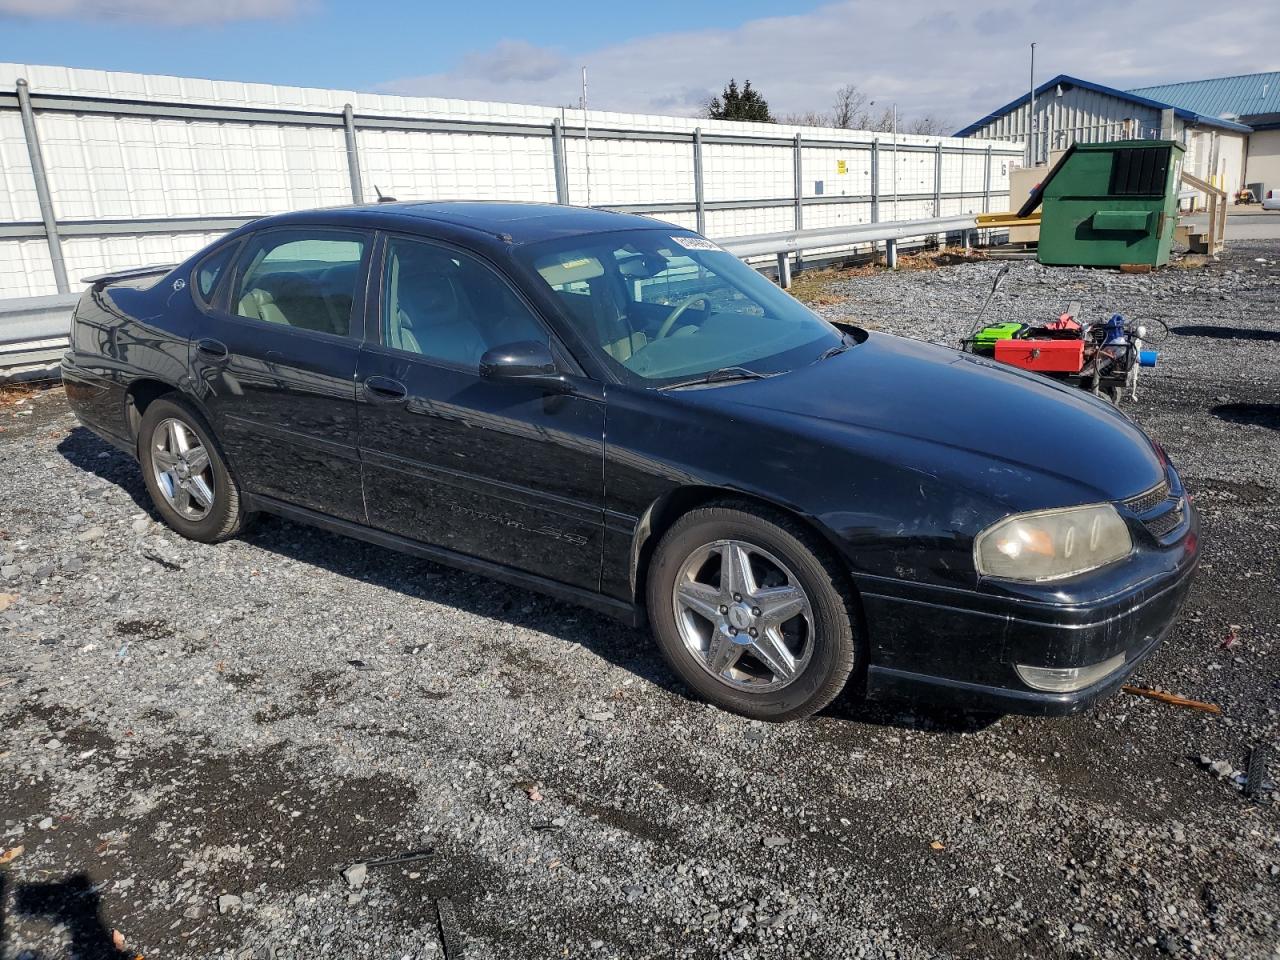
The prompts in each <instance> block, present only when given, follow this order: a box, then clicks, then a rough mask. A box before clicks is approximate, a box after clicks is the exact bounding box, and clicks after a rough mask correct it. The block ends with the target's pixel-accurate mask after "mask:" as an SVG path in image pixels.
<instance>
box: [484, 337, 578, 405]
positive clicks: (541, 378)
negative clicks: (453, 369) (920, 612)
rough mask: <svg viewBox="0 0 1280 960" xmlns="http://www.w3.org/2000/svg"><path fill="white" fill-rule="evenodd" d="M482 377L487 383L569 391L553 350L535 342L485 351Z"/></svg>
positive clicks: (505, 345) (528, 341)
mask: <svg viewBox="0 0 1280 960" xmlns="http://www.w3.org/2000/svg"><path fill="white" fill-rule="evenodd" d="M480 376H482V377H484V378H485V379H486V380H505V381H509V382H511V383H527V384H529V385H530V386H537V387H542V388H543V389H544V390H549V391H552V392H555V393H563V392H565V391H567V390H568V389H569V385H568V382H567V381H566V380H565V378H564V374H563V373H561V372H560V368H559V367H558V366H556V359H555V357H553V356H552V355H551V348H550V347H548V346H547V345H546V344H545V343H539V342H537V341H536V340H521V341H518V342H517V343H508V344H504V345H503V346H501V347H494V348H493V349H492V350H486V351H485V353H484V356H482V357H481V358H480Z"/></svg>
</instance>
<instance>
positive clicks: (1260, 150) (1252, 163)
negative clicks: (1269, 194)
mask: <svg viewBox="0 0 1280 960" xmlns="http://www.w3.org/2000/svg"><path fill="white" fill-rule="evenodd" d="M1244 179H1245V183H1261V184H1262V190H1263V193H1262V196H1263V197H1265V196H1266V191H1268V190H1274V191H1275V192H1276V196H1280V130H1257V131H1255V132H1254V134H1253V136H1251V137H1250V138H1249V160H1248V163H1247V164H1246V169H1245V177H1244ZM1259 199H1261V197H1260V198H1259Z"/></svg>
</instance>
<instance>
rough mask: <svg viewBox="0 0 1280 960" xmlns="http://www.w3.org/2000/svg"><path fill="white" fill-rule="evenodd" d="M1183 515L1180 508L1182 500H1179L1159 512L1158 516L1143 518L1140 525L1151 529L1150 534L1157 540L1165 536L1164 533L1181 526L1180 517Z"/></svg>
mask: <svg viewBox="0 0 1280 960" xmlns="http://www.w3.org/2000/svg"><path fill="white" fill-rule="evenodd" d="M1184 515H1185V514H1184V511H1183V508H1182V501H1181V500H1179V501H1178V503H1177V505H1176V506H1175V507H1174V508H1173V509H1172V510H1166V511H1165V512H1164V513H1162V514H1160V515H1159V516H1158V517H1152V518H1151V519H1149V520H1143V521H1142V525H1143V526H1144V527H1146V528H1147V529H1148V530H1149V531H1151V535H1152V536H1153V537H1155V538H1156V539H1157V540H1159V539H1160V538H1161V537H1163V536H1165V534H1167V533H1169V532H1170V531H1172V530H1176V529H1177V528H1178V527H1179V526H1181V525H1182V518H1183V516H1184Z"/></svg>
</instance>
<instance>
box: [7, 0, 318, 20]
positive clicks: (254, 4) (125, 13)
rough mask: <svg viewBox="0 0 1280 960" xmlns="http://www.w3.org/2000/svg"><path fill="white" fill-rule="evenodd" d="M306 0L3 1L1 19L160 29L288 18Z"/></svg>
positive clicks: (303, 4) (302, 5)
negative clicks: (113, 24)
mask: <svg viewBox="0 0 1280 960" xmlns="http://www.w3.org/2000/svg"><path fill="white" fill-rule="evenodd" d="M305 6H306V0H216V2H209V0H203V2H197V0H0V19H3V18H5V17H16V18H18V19H22V20H89V21H97V22H111V21H117V22H122V23H135V24H157V25H160V26H184V25H188V24H196V23H231V22H233V21H236V20H271V19H277V18H281V17H289V16H292V15H294V14H296V13H298V12H299V11H300V10H302V9H303V8H304V7H305Z"/></svg>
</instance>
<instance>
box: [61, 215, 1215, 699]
mask: <svg viewBox="0 0 1280 960" xmlns="http://www.w3.org/2000/svg"><path fill="white" fill-rule="evenodd" d="M63 377H64V380H65V383H66V387H67V395H68V397H69V399H70V401H71V404H72V406H73V408H74V410H75V412H76V414H77V416H78V417H79V418H80V420H81V422H83V423H84V424H85V425H86V426H88V427H89V428H90V429H92V430H93V431H95V432H97V433H98V434H100V435H101V436H103V437H105V438H106V439H107V440H109V441H111V442H112V443H114V444H116V445H117V446H119V447H120V448H122V449H124V450H126V451H128V452H129V453H131V454H133V455H136V456H137V458H138V460H139V461H140V463H141V467H142V471H143V474H144V477H145V479H146V484H147V488H148V489H149V491H150V493H151V496H152V498H153V499H154V501H155V506H156V509H157V510H158V511H159V513H160V514H161V515H162V516H163V517H164V519H165V520H166V521H167V522H168V523H169V524H170V525H171V526H172V527H173V528H174V529H175V530H177V531H178V532H179V533H181V534H183V535H184V536H187V537H190V538H193V539H196V540H202V541H206V542H209V541H217V540H221V539H224V538H227V537H232V536H235V535H236V533H237V532H238V531H239V530H240V529H241V528H242V526H243V525H244V523H245V522H246V520H247V519H248V518H249V517H250V516H251V515H252V514H253V513H255V512H258V511H268V512H271V513H276V514H280V515H282V516H285V517H289V518H292V519H295V520H299V521H303V522H306V523H312V524H316V525H318V526H321V527H324V528H326V529H329V530H333V531H338V532H340V533H345V534H348V535H350V536H353V537H359V538H361V539H364V540H369V541H373V542H374V543H379V544H384V545H386V546H388V547H392V548H395V549H398V550H403V551H406V552H409V553H412V554H417V555H420V556H424V557H429V558H431V559H433V560H438V561H440V562H443V563H447V564H452V565H455V566H457V567H461V568H464V569H467V570H472V571H478V572H480V573H484V574H487V575H489V576H492V577H494V578H495V579H499V580H504V581H507V582H509V583H514V584H518V585H521V586H526V587H532V588H534V589H539V590H544V591H546V592H549V593H551V594H554V595H556V596H559V597H563V598H566V599H569V600H573V601H576V602H579V603H582V604H585V605H587V606H590V607H594V608H596V609H598V610H603V611H606V612H608V613H611V614H614V615H616V616H619V617H621V618H623V619H625V620H627V621H629V622H631V623H634V624H641V623H644V622H646V621H647V622H648V623H649V624H650V626H651V627H652V630H653V633H654V636H655V637H656V639H657V642H658V644H659V646H660V647H661V648H662V651H663V653H664V654H665V655H666V657H667V659H668V660H669V661H670V663H671V666H672V667H673V668H674V670H675V671H676V672H677V673H678V674H679V676H680V677H681V679H683V680H684V681H685V683H686V684H688V686H689V687H691V688H692V689H693V690H694V691H696V692H697V693H698V694H699V695H701V696H703V697H705V698H707V699H708V700H711V701H713V702H715V703H717V704H720V705H722V706H724V707H726V708H728V709H731V710H736V711H738V712H741V713H744V714H747V715H749V716H753V717H759V718H763V719H769V720H785V719H791V718H795V717H803V716H806V715H808V714H811V713H813V712H814V711H815V710H818V709H820V708H821V707H823V706H824V705H825V704H827V703H829V702H830V701H831V700H832V699H833V698H834V697H835V696H836V695H837V694H838V693H839V692H840V690H841V689H842V688H843V687H844V686H845V684H846V681H847V680H848V679H849V677H850V675H851V674H852V675H853V676H854V677H855V679H856V683H857V685H858V687H859V689H860V690H862V691H865V692H866V693H867V694H869V695H871V696H877V695H886V694H894V695H905V696H909V697H920V698H926V699H930V700H943V699H945V700H949V701H951V702H954V703H958V704H962V705H965V706H968V707H974V708H978V709H985V710H994V711H1023V712H1035V713H1054V714H1063V713H1071V712H1074V711H1076V710H1079V709H1081V708H1082V707H1084V706H1086V705H1088V704H1090V703H1092V702H1093V701H1095V700H1096V699H1097V698H1098V697H1099V696H1102V695H1104V694H1107V693H1109V692H1111V691H1112V690H1114V689H1115V688H1116V687H1117V686H1118V685H1119V684H1120V683H1121V682H1122V680H1123V679H1124V678H1125V677H1126V676H1127V675H1128V674H1130V673H1131V672H1132V671H1133V670H1134V668H1135V666H1136V665H1137V664H1138V662H1139V661H1140V660H1141V659H1142V658H1143V657H1145V656H1146V655H1147V654H1149V653H1150V652H1151V651H1152V649H1153V648H1154V647H1155V646H1156V645H1157V644H1158V643H1159V642H1160V640H1161V638H1162V637H1163V636H1164V634H1165V633H1166V632H1167V631H1168V629H1169V627H1170V625H1171V623H1172V622H1173V619H1174V617H1175V615H1176V613H1177V611H1178V608H1179V606H1180V605H1181V603H1182V601H1183V598H1184V597H1185V595H1186V593H1187V589H1188V587H1189V584H1190V581H1191V576H1192V572H1193V570H1194V569H1195V567H1196V562H1197V558H1198V555H1197V520H1196V515H1195V512H1194V511H1193V509H1192V507H1191V504H1190V502H1189V500H1188V498H1187V496H1186V495H1185V493H1184V492H1183V488H1182V484H1181V482H1180V481H1179V478H1178V474H1177V472H1176V471H1175V470H1174V468H1173V466H1172V465H1171V464H1170V463H1169V461H1168V460H1167V458H1166V457H1165V455H1164V453H1163V451H1162V450H1161V449H1160V448H1159V447H1158V446H1157V445H1156V444H1154V443H1153V442H1152V441H1151V440H1149V439H1148V438H1147V437H1146V436H1145V435H1144V434H1143V433H1142V431H1141V430H1139V429H1138V427H1137V426H1135V425H1134V424H1133V423H1132V422H1131V421H1129V420H1128V419H1126V418H1125V417H1124V416H1123V415H1122V414H1121V413H1119V412H1117V411H1116V410H1115V409H1113V408H1112V407H1110V406H1109V405H1107V404H1106V403H1103V402H1101V401H1098V400H1095V399H1094V398H1092V397H1090V396H1087V395H1085V394H1083V393H1082V392H1080V391H1078V390H1072V389H1069V388H1064V387H1060V386H1058V385H1056V384H1054V383H1053V382H1051V381H1049V380H1047V379H1043V378H1041V377H1039V376H1036V375H1034V374H1026V373H1021V372H1017V371H1013V370H1010V369H1008V368H1004V367H998V366H996V365H995V364H993V363H991V362H988V361H986V360H984V359H982V358H979V357H975V356H973V355H970V354H965V353H960V352H957V351H955V350H950V349H945V348H943V347H938V346H931V345H927V344H924V343H919V342H915V341H912V340H906V339H900V338H898V337H893V336H887V335H884V334H879V333H869V332H867V331H864V330H860V329H856V328H852V327H850V328H838V327H835V326H833V325H831V324H829V323H827V322H825V321H823V320H822V319H820V318H819V317H817V316H816V315H814V314H813V313H811V312H810V311H809V310H808V309H806V308H805V307H804V306H802V305H801V304H799V303H798V302H796V301H795V300H793V299H792V298H791V297H789V296H788V295H787V294H786V293H784V292H783V291H782V290H780V289H778V288H777V287H776V286H774V285H773V284H772V283H771V282H770V281H768V280H767V279H766V278H764V277H763V276H761V275H760V274H758V273H756V272H755V271H754V270H752V269H751V268H750V267H748V266H746V265H745V264H743V263H742V262H741V261H739V260H738V259H736V258H735V257H734V256H732V255H731V254H729V253H727V252H725V251H723V250H721V249H720V248H718V247H717V246H716V245H715V244H714V243H712V242H711V241H708V240H706V239H704V238H702V237H700V236H698V235H696V234H694V233H693V232H691V231H689V230H685V229H682V228H679V227H674V226H670V225H665V224H662V223H659V222H657V221H654V220H650V219H646V218H641V217H634V216H624V215H619V214H613V213H606V212H603V211H597V210H589V209H576V208H571V207H557V206H546V205H539V204H509V203H410V204H381V205H377V206H371V207H354V208H345V209H333V210H318V211H311V212H305V213H295V214H287V215H284V216H278V217H272V218H269V219H265V220H259V221H256V222H254V223H252V224H249V225H248V226H245V227H243V228H241V229H240V230H237V231H236V232H234V233H232V234H230V235H228V236H227V237H225V238H223V239H221V240H219V241H218V242H216V243H215V244H213V245H212V246H210V247H208V248H207V249H205V250H203V251H201V252H200V253H199V254H197V255H196V256H194V257H193V258H191V260H189V261H188V262H186V263H184V264H182V265H181V266H179V267H177V268H164V269H161V270H138V271H132V272H126V273H121V274H114V275H111V276H107V277H100V278H97V279H96V280H95V281H92V286H91V289H90V290H89V291H88V292H87V293H86V294H85V295H84V297H83V299H82V300H81V302H80V305H79V307H78V308H77V310H76V314H75V320H74V324H73V337H72V347H71V350H70V351H69V352H68V353H67V355H66V357H65V359H64V361H63Z"/></svg>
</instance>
